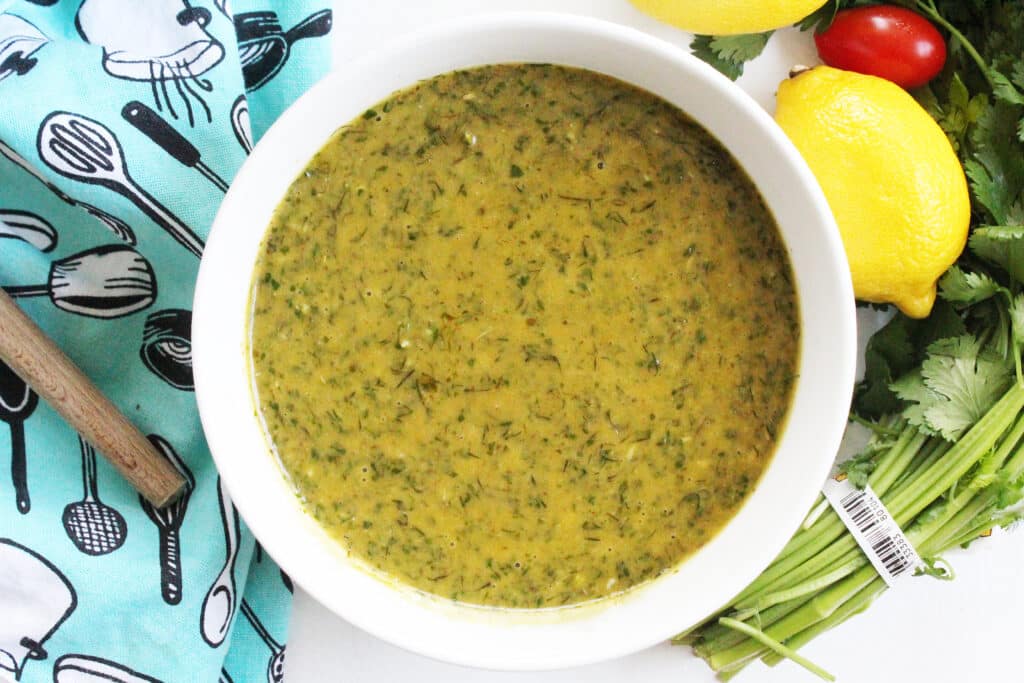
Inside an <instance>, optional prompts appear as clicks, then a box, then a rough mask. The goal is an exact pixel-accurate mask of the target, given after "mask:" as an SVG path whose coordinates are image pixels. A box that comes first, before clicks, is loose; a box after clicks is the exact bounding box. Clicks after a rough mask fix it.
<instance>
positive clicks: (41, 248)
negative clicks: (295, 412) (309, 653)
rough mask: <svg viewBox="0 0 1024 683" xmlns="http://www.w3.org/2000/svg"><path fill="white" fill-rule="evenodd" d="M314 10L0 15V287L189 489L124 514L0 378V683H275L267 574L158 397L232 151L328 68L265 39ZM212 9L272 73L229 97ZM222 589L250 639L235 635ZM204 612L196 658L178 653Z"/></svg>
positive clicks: (60, 5)
mask: <svg viewBox="0 0 1024 683" xmlns="http://www.w3.org/2000/svg"><path fill="white" fill-rule="evenodd" d="M329 6H330V4H329V3H326V2H322V0H231V2H230V6H229V0H205V1H200V2H197V1H196V0H146V2H138V0H7V1H6V2H4V0H0V90H2V91H3V93H4V94H3V95H2V96H0V101H3V102H5V103H8V104H10V105H11V106H10V107H8V109H9V110H10V111H8V112H7V113H8V114H10V115H9V116H6V117H2V116H0V119H3V120H2V121H0V290H3V291H6V290H10V294H12V295H14V296H16V297H18V299H19V301H18V303H19V304H21V308H22V309H23V310H24V311H25V312H27V313H28V314H29V315H30V316H31V317H32V318H34V319H35V320H36V322H37V323H39V324H40V325H41V326H42V327H43V328H44V329H47V330H49V331H51V332H52V333H53V334H54V336H55V337H56V338H57V339H59V341H60V344H61V346H62V347H64V348H65V350H66V351H68V352H69V353H70V354H71V355H72V356H73V357H75V358H76V359H78V360H79V361H80V362H82V364H83V366H85V367H89V368H93V369H94V371H95V372H94V375H95V377H94V380H95V381H96V382H97V384H98V385H99V387H100V388H101V390H103V391H106V392H108V394H109V395H111V396H113V397H115V400H117V401H118V402H119V406H118V407H119V408H120V409H121V410H122V411H123V412H124V413H125V414H126V415H129V416H130V417H131V419H132V420H133V421H135V422H136V423H137V424H138V425H139V426H141V427H143V428H144V429H145V433H149V434H151V436H150V441H151V443H152V444H153V445H154V446H155V447H156V448H157V449H158V450H159V451H160V452H161V453H163V455H164V456H165V457H166V458H167V459H168V460H169V461H171V462H174V463H175V464H176V465H177V467H179V468H180V469H182V470H183V471H182V474H183V475H185V476H186V478H187V479H188V480H189V489H188V491H187V492H186V495H185V496H183V497H182V499H181V500H179V501H178V502H177V503H176V504H175V505H174V506H172V507H171V508H170V509H168V510H161V511H158V510H154V509H152V508H150V506H148V505H147V504H146V503H144V502H142V501H140V502H139V505H138V506H136V505H135V503H134V502H133V500H132V499H133V498H134V494H132V493H131V492H130V491H129V490H128V489H127V487H126V486H125V484H124V482H121V481H119V478H118V477H115V475H114V473H113V471H112V470H109V469H107V468H106V466H105V465H104V464H103V463H102V462H100V461H101V460H102V458H101V457H100V455H101V453H100V450H99V447H98V446H96V447H94V449H95V450H94V451H90V449H89V446H88V440H86V443H85V444H83V443H81V442H80V441H79V440H78V434H77V433H76V432H75V431H74V430H73V428H70V427H68V425H67V424H66V423H65V422H64V421H63V420H62V419H61V418H60V417H59V415H57V414H56V413H55V412H54V411H53V410H50V408H49V407H48V406H46V405H45V404H43V405H40V404H41V403H42V402H41V401H40V400H39V398H38V397H37V395H36V393H35V392H34V391H32V389H31V388H30V387H28V386H27V385H26V383H24V382H22V381H21V380H20V379H19V378H18V377H17V375H15V374H14V373H13V372H12V371H10V369H9V368H6V367H0V421H2V422H3V423H4V424H0V449H2V450H0V468H3V472H2V473H3V475H4V477H3V480H2V481H0V528H2V529H3V532H2V533H0V536H3V537H10V539H11V540H8V539H7V538H0V680H8V679H11V680H18V681H23V682H24V683H40V682H41V681H50V682H51V683H84V682H85V681H95V682H96V683H100V682H101V681H104V682H106V683H157V682H158V681H167V682H168V683H171V681H185V680H189V681H191V680H196V681H205V680H219V679H222V680H223V681H224V683H230V682H231V680H232V679H233V680H236V681H256V680H263V679H264V678H267V677H268V676H271V677H275V676H276V679H274V678H272V680H279V679H280V673H281V668H282V664H283V661H284V658H283V655H282V653H283V651H284V646H285V637H286V634H287V614H288V605H289V604H290V595H289V593H288V590H287V586H286V582H285V579H284V577H283V576H282V575H281V573H280V571H279V568H278V567H277V566H276V565H274V564H273V563H272V560H271V558H270V557H265V558H264V559H263V563H262V564H261V565H259V566H258V567H256V566H255V565H252V564H251V563H252V559H253V555H252V549H253V538H252V536H251V534H250V533H249V532H248V531H247V529H246V527H245V525H244V524H242V522H241V519H240V517H239V516H238V515H237V513H236V512H235V510H234V508H233V506H232V505H231V501H230V498H229V497H228V495H227V491H226V490H223V491H222V490H221V486H220V485H219V484H217V485H215V478H216V470H215V468H214V467H213V466H212V464H211V463H210V461H209V455H208V453H207V449H206V448H205V446H204V442H203V439H202V434H201V431H200V429H201V427H200V423H199V420H198V415H197V413H196V411H195V402H194V400H192V399H191V398H189V396H187V395H184V396H183V395H182V392H191V391H192V390H193V377H192V346H191V311H190V310H187V309H190V308H191V306H190V305H189V303H188V302H189V301H190V300H191V298H192V291H193V285H194V277H195V274H196V269H197V267H198V264H199V259H198V257H199V256H200V254H201V253H202V250H203V247H204V239H203V238H204V236H205V234H206V232H205V231H206V229H207V228H208V226H209V225H210V223H211V221H212V220H213V216H214V214H215V212H216V210H217V204H218V203H219V201H220V198H221V197H222V196H223V191H224V190H225V189H226V187H227V185H228V183H229V182H230V180H231V178H232V177H233V176H234V173H235V172H236V171H237V168H238V165H239V164H240V163H241V160H242V158H243V154H240V153H239V152H244V153H248V152H249V151H250V150H251V149H252V148H253V146H254V144H255V141H256V140H257V139H258V135H259V134H260V133H261V132H262V131H263V130H265V129H266V127H267V126H268V125H270V124H271V123H272V121H273V120H274V118H275V117H276V115H277V114H279V113H280V111H282V110H283V109H284V107H286V106H287V105H288V103H290V102H291V101H292V100H293V99H294V98H295V97H297V96H299V95H300V94H301V92H302V90H303V89H305V88H306V87H308V86H309V85H311V84H312V83H314V82H315V81H316V79H317V78H318V77H319V76H321V75H322V74H323V73H325V72H326V69H327V68H328V67H329V58H330V43H329V41H327V40H308V41H303V40H302V38H304V37H311V36H300V35H299V33H300V32H301V31H299V30H296V31H292V32H289V31H288V30H287V29H288V28H289V27H290V26H291V25H292V24H295V23H296V22H297V21H298V20H299V19H302V18H303V17H309V16H311V15H317V14H318V13H319V12H318V11H319V10H322V9H324V8H327V7H329ZM232 9H234V10H236V11H237V13H239V14H244V13H254V12H264V11H267V12H272V13H273V15H272V16H274V17H275V19H277V17H280V19H279V20H278V25H277V26H276V28H275V27H274V26H272V25H267V26H266V28H267V29H269V30H270V32H271V33H272V34H273V36H274V37H271V36H270V35H267V36H264V37H266V38H267V44H268V45H270V44H274V45H276V46H277V47H276V48H274V49H273V50H271V51H269V53H268V57H269V58H270V59H269V61H267V62H261V64H263V65H265V66H269V67H273V69H271V71H274V70H276V73H277V74H278V75H277V76H274V77H273V78H271V79H270V80H268V81H267V82H266V83H265V84H263V85H262V87H261V88H260V89H259V91H257V92H255V93H252V94H251V95H249V96H248V97H247V96H246V95H245V94H244V93H245V74H244V72H243V70H242V68H241V56H240V54H239V49H238V36H237V32H236V25H235V22H234V20H233V18H232V14H233V13H232ZM319 14H320V15H321V16H323V15H324V14H325V13H319ZM324 22H325V20H324V19H321V23H320V24H319V28H320V30H325V29H326V28H327V27H328V26H327V24H326V23H324ZM281 23H284V24H285V25H284V26H283V27H282V26H281V25H280V24H281ZM299 23H300V24H301V23H302V22H299ZM289 38H291V39H292V43H291V44H289V43H288V41H289ZM295 40H298V41H299V42H298V43H295V42H294V41H295ZM284 47H287V48H290V51H289V50H285V49H283V48H284ZM275 60H279V61H278V62H277V63H276V65H275ZM285 60H287V61H285ZM268 75H269V74H268ZM126 103H128V105H126ZM250 108H251V113H252V116H253V121H252V123H250V118H249V117H250ZM252 125H255V126H256V128H255V130H253V129H252V128H251V126H252ZM58 200H59V201H58ZM96 221H99V222H98V223H97V222H96ZM105 236H106V237H105ZM0 293H2V292H0ZM79 316H82V317H79ZM83 317H87V318H91V319H90V320H84V319H83ZM140 361H141V362H140ZM154 378H155V379H156V380H158V381H154ZM8 433H9V434H10V437H8ZM154 433H156V434H159V436H156V435H153V434H154ZM8 438H10V440H9V441H8ZM172 445H173V447H172ZM26 453H27V455H26ZM92 453H94V454H95V458H94V457H92ZM8 454H10V455H11V456H12V457H11V458H10V460H8ZM8 463H10V465H8ZM186 464H187V467H186ZM8 467H10V473H9V474H8ZM188 475H192V476H188ZM30 489H31V497H30V496H29V490H30ZM147 520H148V521H147ZM55 525H60V526H58V527H56V528H57V531H56V534H55V533H54V530H55ZM217 529H221V530H222V533H220V534H217V533H216V530H217ZM211 531H212V532H214V535H213V536H210V533H211ZM204 534H205V536H204ZM211 538H212V539H213V540H214V542H212V543H211V542H210V540H209V539H211ZM221 538H223V539H224V541H223V543H218V542H216V541H219V540H220V539H221ZM22 544H24V546H28V547H24V546H23V545H22ZM158 582H159V587H158ZM243 588H244V592H243ZM246 596H248V601H249V603H251V606H252V608H253V609H254V610H255V612H256V613H257V614H258V615H259V619H258V621H260V622H261V624H260V626H259V628H262V630H263V631H264V632H267V633H271V634H273V636H274V637H273V638H271V639H270V640H269V641H267V640H263V641H261V640H260V638H257V637H256V635H257V633H259V631H257V632H256V633H254V632H253V631H250V630H249V629H250V621H249V620H247V619H244V618H239V614H238V613H239V611H240V608H241V600H242V598H243V597H246ZM254 596H255V597H254ZM257 598H258V602H257ZM251 616H253V618H254V619H255V615H251ZM204 619H205V629H206V635H207V636H208V637H209V639H211V640H212V641H214V642H216V641H220V643H219V645H218V646H216V647H212V646H211V645H210V644H199V645H197V643H206V642H207V640H206V639H204V633H203V629H204ZM197 622H198V623H197ZM154 625H155V626H154ZM236 628H237V629H241V631H242V632H243V635H244V637H237V638H232V633H233V629H236ZM110 633H120V634H122V635H125V636H126V637H129V639H130V641H131V643H130V645H131V647H130V652H129V651H127V650H124V649H123V648H122V647H121V646H120V645H119V642H120V641H119V639H114V640H113V641H112V640H110V638H109V637H108V636H109V634H110ZM201 639H202V640H201ZM121 640H123V639H121ZM261 642H269V645H268V646H269V647H270V648H271V651H270V654H269V655H268V654H267V652H268V651H267V650H264V649H263V647H264V645H263V644H261ZM268 657H269V659H268ZM41 660H42V661H41ZM270 665H272V666H270ZM229 672H230V673H229ZM275 672H276V673H275Z"/></svg>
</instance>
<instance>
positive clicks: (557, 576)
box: [252, 65, 799, 607]
mask: <svg viewBox="0 0 1024 683" xmlns="http://www.w3.org/2000/svg"><path fill="white" fill-rule="evenodd" d="M254 297H255V313H254V316H253V320H252V325H253V335H252V349H253V350H252V355H253V366H254V373H255V385H256V389H257V394H258V397H259V405H260V407H261V411H262V415H263V418H264V419H265V421H266V427H267V430H268V432H269V436H270V438H271V439H272V441H273V443H274V445H275V447H276V450H277V453H278V454H279V456H280V458H281V461H282V463H283V465H284V467H285V468H286V469H287V471H288V473H289V474H290V476H291V480H292V482H293V483H294V486H295V488H296V490H297V492H298V493H299V494H300V495H301V496H302V498H303V499H304V501H305V503H306V505H307V506H308V509H309V510H310V511H311V513H312V514H313V515H314V516H315V517H316V519H317V520H318V521H319V522H320V523H321V524H323V525H324V527H325V528H327V530H328V531H329V532H330V533H331V534H333V535H334V536H336V537H337V538H338V539H340V540H341V542H342V543H343V544H344V545H345V547H347V548H348V549H349V550H350V552H351V553H352V554H353V555H354V556H356V557H358V558H361V559H362V560H364V561H365V562H367V563H368V564H369V565H371V566H373V567H375V568H377V569H379V570H381V571H382V572H385V573H386V574H388V575H391V576H394V577H397V578H398V579H400V580H402V581H404V582H407V583H409V584H412V585H413V586H416V587H418V588H421V589H423V590H425V591H429V592H431V593H436V594H439V595H442V596H446V597H449V598H451V599H454V600H459V601H464V602H470V603H479V604H487V605H502V606H509V607H542V606H557V605H565V604H569V603H577V602H581V601H586V600H592V599H595V598H600V597H602V596H606V595H610V594H613V593H618V592H621V591H624V590H626V589H628V588H630V587H632V586H635V585H637V584H639V583H642V582H644V581H647V580H649V579H652V578H654V577H656V576H658V575H660V574H662V573H664V572H666V571H670V570H671V569H672V568H673V567H675V566H676V565H677V564H678V563H679V562H680V561H681V560H682V559H683V558H685V557H686V556H687V555H689V554H690V553H692V552H693V551H695V550H696V549H698V548H700V547H701V546H702V545H703V544H704V543H706V542H707V541H708V540H709V539H710V538H711V537H712V536H714V534H715V533H716V532H717V531H718V530H719V529H720V528H721V527H722V525H723V524H725V522H726V521H728V520H729V519H730V518H731V517H732V516H733V515H734V514H735V512H736V511H737V509H738V508H739V507H740V505H741V504H742V503H743V501H744V499H745V498H746V496H747V494H748V493H749V492H750V490H751V489H752V487H753V486H754V485H755V484H756V483H757V481H758V479H759V477H760V476H761V473H762V471H763V470H764V468H765V466H766V464H767V463H768V461H769V459H770V458H771V456H772V453H773V451H774V447H775V439H776V434H777V432H778V430H779V429H780V427H781V424H782V422H783V421H784V419H785V416H786V414H787V411H788V407H789V402H790V394H791V385H792V378H793V375H794V372H795V366H796V356H797V349H798V347H799V324H798V316H797V312H796V298H795V293H794V289H793V284H792V277H791V271H790V267H789V264H788V261H787V257H786V254H785V251H784V248H783V246H782V244H781V241H780V238H779V235H778V232H777V229H776V226H775V224H774V222H773V219H772V217H771V216H770V214H769V212H768V211H767V209H766V207H765V206H764V204H763V203H762V200H761V198H760V196H759V195H758V193H757V190H756V189H755V188H754V187H753V185H752V184H751V182H750V180H749V179H748V178H747V177H746V176H745V175H744V173H743V171H742V170H741V169H740V168H739V167H738V165H737V164H736V163H735V161H733V159H732V158H731V157H730V156H729V154H728V153H727V152H726V151H725V150H724V149H723V148H722V147H721V146H720V145H719V144H718V143H717V142H716V141H715V140H714V139H713V138H711V137H710V136H709V135H708V133H707V132H705V131H704V130H703V129H702V128H701V127H700V126H699V125H697V124H696V123H695V122H694V121H692V120H691V119H689V118H688V117H687V116H686V115H684V114H683V113H682V112H680V111H679V110H678V109H676V108H675V107H673V106H671V105H669V104H667V103H666V102H664V101H662V100H660V99H658V98H656V97H654V96H653V95H651V94H649V93H646V92H643V91H640V90H638V89H636V88H633V87H631V86H629V85H626V84H624V83H621V82H619V81H616V80H614V79H611V78H608V77H605V76H601V75H597V74H594V73H590V72H587V71H582V70H576V69H569V68H563V67H555V66H547V65H503V66H488V67H482V68H477V69H471V70H467V71H460V72H456V73H451V74H447V75H444V76H440V77H437V78H434V79H431V80H428V81H425V82H422V83H420V84H418V85H416V86H415V87H412V88H410V89H408V90H404V91H401V92H399V93H396V94H395V95H393V96H392V97H391V98H390V99H388V100H386V101H384V102H381V103H380V104H379V105H377V106H376V107H374V108H373V109H370V110H368V111H366V112H365V113H364V114H363V115H362V116H360V117H358V118H357V119H356V120H355V121H353V122H352V123H350V124H349V125H347V126H345V127H344V128H342V129H341V130H340V131H339V132H338V133H337V134H336V135H335V136H334V137H333V138H332V139H331V140H330V142H329V143H328V144H327V145H326V146H325V147H324V148H323V149H322V150H321V151H320V152H319V153H318V154H317V156H316V157H315V158H314V159H313V160H312V162H311V163H310V164H309V166H308V167H307V169H306V171H305V172H304V173H303V174H302V175H301V176H300V177H299V179H298V180H296V181H295V183H294V184H293V185H292V187H291V189H290V190H289V191H288V193H287V195H286V197H285V199H284V200H283V202H282V203H281V205H280V207H279V208H278V210H277V212H276V214H275V216H274V218H273V223H272V225H271V226H270V229H269V232H268V234H267V237H266V238H265V242H264V245H263V249H262V254H261V257H260V260H259V264H258V267H257V274H256V279H255V284H254Z"/></svg>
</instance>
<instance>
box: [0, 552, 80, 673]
mask: <svg viewBox="0 0 1024 683" xmlns="http://www.w3.org/2000/svg"><path fill="white" fill-rule="evenodd" d="M0 567H2V568H3V571H0V614H3V615H4V618H3V619H0V671H10V672H11V673H12V674H14V679H15V680H19V679H20V678H21V674H22V673H23V672H24V668H25V663H26V662H27V661H28V660H30V659H31V660H36V661H39V660H43V659H46V658H47V657H48V656H49V654H48V653H47V652H46V649H45V648H44V647H43V645H44V644H45V643H46V641H47V640H49V638H50V636H52V635H53V634H54V633H55V632H56V631H57V629H58V628H60V626H61V624H63V623H64V622H65V621H67V618H68V617H69V616H71V613H72V612H74V611H75V608H76V607H77V606H78V594H77V593H76V591H75V587H74V586H72V585H71V582H70V581H68V578H67V577H66V576H64V574H63V572H61V570H59V569H57V567H56V566H54V564H53V563H52V562H50V561H49V560H48V559H46V558H45V557H43V556H42V555H40V554H39V553H37V552H36V551H35V550H32V549H31V548H27V547H25V546H23V545H21V544H20V543H17V542H15V541H13V540H11V539H9V538H0Z"/></svg>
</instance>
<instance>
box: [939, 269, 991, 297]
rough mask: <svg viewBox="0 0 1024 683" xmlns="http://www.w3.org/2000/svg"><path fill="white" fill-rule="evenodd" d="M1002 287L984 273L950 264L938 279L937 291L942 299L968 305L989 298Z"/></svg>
mask: <svg viewBox="0 0 1024 683" xmlns="http://www.w3.org/2000/svg"><path fill="white" fill-rule="evenodd" d="M1002 290H1003V288H1002V287H1001V286H1000V285H999V283H997V282H996V281H995V280H993V279H992V278H991V277H990V276H989V275H986V274H985V273H968V272H965V271H964V270H963V269H961V268H960V266H952V267H951V268H950V269H949V270H947V271H946V274H945V275H943V276H942V277H941V278H940V279H939V293H940V295H941V296H942V298H943V299H945V300H946V301H949V302H952V303H954V304H960V305H961V306H969V305H971V304H976V303H978V302H979V301H984V300H985V299H990V298H992V297H993V296H995V295H996V294H998V293H999V292H1000V291H1002Z"/></svg>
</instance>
